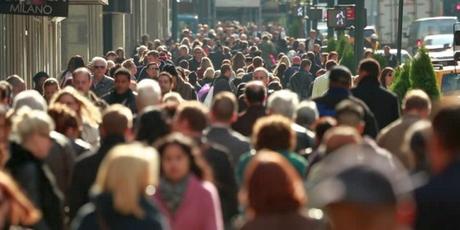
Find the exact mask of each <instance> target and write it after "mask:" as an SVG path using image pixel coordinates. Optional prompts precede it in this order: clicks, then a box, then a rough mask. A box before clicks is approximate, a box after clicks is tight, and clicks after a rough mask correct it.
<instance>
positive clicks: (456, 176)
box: [415, 98, 460, 229]
mask: <svg viewBox="0 0 460 230" xmlns="http://www.w3.org/2000/svg"><path fill="white" fill-rule="evenodd" d="M449 99H450V100H451V101H450V100H449ZM449 99H447V100H445V101H443V102H442V103H441V106H440V108H439V111H438V113H437V114H436V115H435V116H434V118H433V120H432V124H433V130H432V131H433V136H432V138H431V140H430V142H431V143H430V148H431V151H428V152H429V154H428V158H429V159H430V166H431V172H432V174H433V176H432V177H431V179H430V180H429V181H428V183H427V184H425V185H424V186H422V187H420V188H418V189H417V190H415V200H416V202H417V212H416V213H417V216H416V221H415V229H457V228H458V226H460V219H459V218H458V213H460V183H458V181H459V180H460V161H459V159H460V158H459V153H460V142H459V140H460V135H459V134H460V133H459V130H460V122H459V121H460V120H459V117H460V105H459V104H458V99H457V98H449Z"/></svg>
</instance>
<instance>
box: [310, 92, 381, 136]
mask: <svg viewBox="0 0 460 230" xmlns="http://www.w3.org/2000/svg"><path fill="white" fill-rule="evenodd" d="M345 99H349V100H352V101H354V102H356V103H358V104H359V105H361V107H362V108H363V110H364V122H365V123H366V125H365V127H364V134H365V135H369V136H371V137H373V138H375V137H376V136H377V133H378V132H379V129H378V126H377V121H376V120H375V117H374V114H373V113H372V112H371V110H370V109H369V107H367V105H366V104H365V103H364V102H363V101H361V100H360V99H358V98H356V97H353V96H352V95H351V92H350V91H349V90H347V89H341V88H330V89H329V90H328V91H327V92H326V94H325V95H323V96H321V97H317V98H315V99H313V101H314V102H315V103H316V106H317V107H318V111H319V116H320V117H324V116H332V117H333V116H335V115H336V112H335V107H336V106H337V105H338V104H339V103H340V102H341V101H343V100H345Z"/></svg>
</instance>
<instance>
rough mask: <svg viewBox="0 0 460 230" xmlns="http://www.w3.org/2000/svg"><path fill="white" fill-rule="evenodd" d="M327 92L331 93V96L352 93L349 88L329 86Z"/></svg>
mask: <svg viewBox="0 0 460 230" xmlns="http://www.w3.org/2000/svg"><path fill="white" fill-rule="evenodd" d="M326 94H327V95H331V96H338V95H350V94H351V93H350V90H348V89H344V88H336V87H333V88H329V90H327V93H326Z"/></svg>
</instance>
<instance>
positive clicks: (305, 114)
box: [296, 101, 319, 127]
mask: <svg viewBox="0 0 460 230" xmlns="http://www.w3.org/2000/svg"><path fill="white" fill-rule="evenodd" d="M318 118H319V112H318V108H317V107H316V103H315V102H314V101H302V102H301V103H300V104H299V106H298V107H297V111H296V123H297V124H299V125H301V126H303V127H309V126H310V125H312V124H313V123H314V122H315V121H316V120H317V119H318Z"/></svg>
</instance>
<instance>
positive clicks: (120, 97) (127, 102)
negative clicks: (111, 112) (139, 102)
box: [102, 68, 137, 114]
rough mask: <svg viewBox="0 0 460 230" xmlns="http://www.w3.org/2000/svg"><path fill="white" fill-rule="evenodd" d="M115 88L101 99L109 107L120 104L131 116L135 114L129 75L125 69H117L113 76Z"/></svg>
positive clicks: (134, 98) (134, 102)
mask: <svg viewBox="0 0 460 230" xmlns="http://www.w3.org/2000/svg"><path fill="white" fill-rule="evenodd" d="M113 77H114V78H115V87H114V89H113V91H112V92H110V93H108V94H106V95H105V96H104V97H103V98H102V99H104V101H106V102H107V104H109V105H113V104H122V105H124V106H126V107H128V108H129V109H130V110H131V112H132V113H133V114H136V112H137V107H136V96H137V94H136V93H134V92H133V91H132V90H131V89H130V88H129V86H130V84H131V73H130V72H129V70H127V69H125V68H120V69H118V70H117V71H116V72H115V74H114V76H113Z"/></svg>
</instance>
